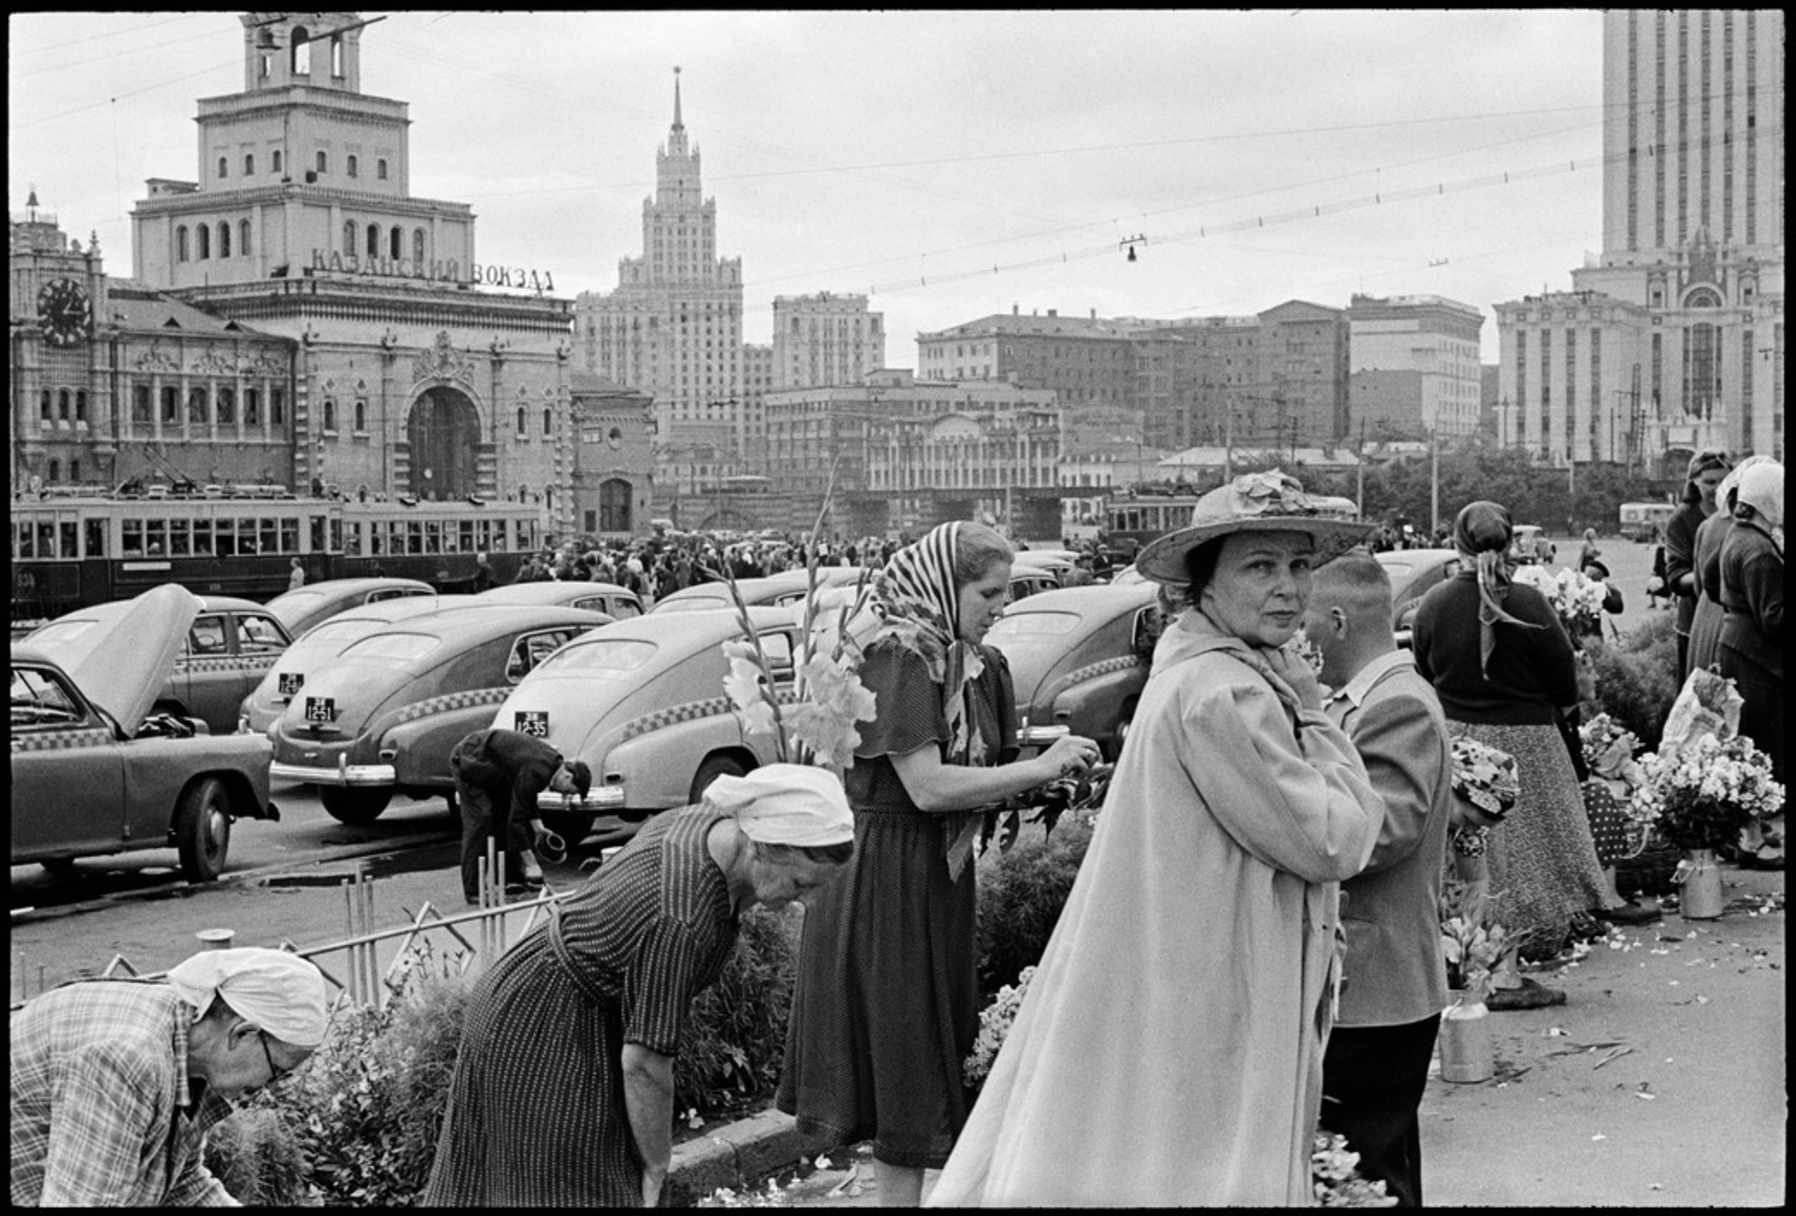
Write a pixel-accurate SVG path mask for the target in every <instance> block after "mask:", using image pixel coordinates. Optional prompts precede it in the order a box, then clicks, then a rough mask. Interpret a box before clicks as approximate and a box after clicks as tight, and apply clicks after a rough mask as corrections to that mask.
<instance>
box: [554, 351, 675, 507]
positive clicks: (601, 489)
mask: <svg viewBox="0 0 1796 1216" xmlns="http://www.w3.org/2000/svg"><path fill="white" fill-rule="evenodd" d="M569 395H570V397H571V398H572V400H573V427H574V436H575V443H574V489H573V502H574V531H576V532H578V533H581V534H582V535H587V536H592V537H595V538H599V539H605V540H611V539H618V540H622V539H628V538H630V537H639V536H647V535H648V534H649V530H650V524H649V520H650V510H651V508H652V505H653V503H652V500H653V496H654V475H653V474H654V467H655V454H654V438H655V414H654V403H653V402H652V401H650V399H649V397H648V394H646V393H642V392H638V391H637V390H635V389H629V388H623V387H620V386H619V385H616V384H613V383H611V381H609V380H606V379H605V378H604V377H602V376H595V375H593V374H592V373H590V372H581V371H576V372H574V373H572V374H571V375H570V377H569Z"/></svg>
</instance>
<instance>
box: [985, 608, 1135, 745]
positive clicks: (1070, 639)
mask: <svg viewBox="0 0 1796 1216" xmlns="http://www.w3.org/2000/svg"><path fill="white" fill-rule="evenodd" d="M1157 591H1158V588H1157V587H1156V586H1155V585H1154V584H1153V583H1135V584H1123V585H1122V586H1117V585H1115V584H1093V585H1091V586H1086V587H1064V588H1061V589H1059V590H1055V591H1043V592H1041V593H1040V594H1038V595H1032V596H1030V597H1029V598H1028V599H1027V600H1024V601H1023V602H1021V603H1018V604H1013V605H1011V606H1010V607H1008V608H1006V609H1005V610H1004V614H1003V615H1002V616H1000V617H999V618H998V620H997V622H996V623H995V624H993V625H992V627H991V629H990V630H989V631H988V632H987V633H986V635H985V644H986V645H988V646H995V647H997V648H998V649H999V650H1001V651H1003V652H1004V657H1005V658H1006V659H1007V660H1009V662H1010V675H1011V680H1012V682H1013V683H1014V685H1015V687H1016V706H1017V717H1018V721H1019V724H1020V732H1019V742H1020V743H1021V744H1022V746H1023V747H1024V748H1025V749H1028V748H1040V747H1046V746H1047V745H1048V744H1050V743H1052V742H1053V741H1054V740H1055V739H1056V738H1058V737H1059V736H1061V735H1064V734H1066V733H1067V732H1069V731H1070V732H1072V733H1073V734H1076V735H1085V736H1087V737H1088V738H1091V739H1095V740H1096V741H1097V744H1098V746H1099V748H1101V749H1102V751H1103V753H1104V758H1105V759H1106V760H1115V759H1116V757H1117V754H1118V753H1119V752H1121V750H1122V745H1123V740H1124V739H1125V738H1126V737H1127V736H1128V730H1129V722H1130V720H1131V719H1132V718H1133V717H1134V716H1135V704H1136V702H1137V701H1138V700H1139V699H1140V697H1141V689H1142V686H1143V685H1145V684H1146V683H1147V675H1148V664H1149V662H1150V660H1151V659H1152V658H1153V653H1154V643H1155V642H1157V641H1158V640H1159V637H1160V631H1161V630H1162V629H1163V628H1164V625H1165V622H1164V618H1163V614H1162V613H1161V611H1160V608H1159V605H1158V602H1157V594H1156V593H1157Z"/></svg>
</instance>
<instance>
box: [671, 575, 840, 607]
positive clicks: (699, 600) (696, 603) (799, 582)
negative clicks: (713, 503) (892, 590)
mask: <svg viewBox="0 0 1796 1216" xmlns="http://www.w3.org/2000/svg"><path fill="white" fill-rule="evenodd" d="M860 577H861V571H860V567H858V566H819V567H818V568H817V586H819V587H851V586H853V585H854V584H855V583H856V582H858V581H859V580H860ZM809 586H810V572H809V571H808V570H802V569H800V570H783V571H781V572H780V573H778V574H769V575H767V576H766V577H764V578H744V579H737V580H736V587H737V589H738V590H740V591H741V592H742V602H743V603H745V604H748V605H751V606H752V605H755V604H772V605H780V604H794V603H799V602H801V601H802V600H803V599H804V596H805V590H806V589H807V588H808V587H809ZM734 604H735V601H734V600H733V599H731V598H730V586H729V584H728V583H724V582H716V583H698V584H695V585H693V586H691V587H683V588H681V589H680V590H678V591H675V592H672V593H670V594H668V595H664V596H662V597H661V598H660V599H658V600H656V601H655V606H654V607H653V608H650V609H649V613H650V614H651V615H653V614H655V613H666V612H698V611H703V610H705V609H711V608H729V607H732V606H734Z"/></svg>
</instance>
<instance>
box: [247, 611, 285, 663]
mask: <svg viewBox="0 0 1796 1216" xmlns="http://www.w3.org/2000/svg"><path fill="white" fill-rule="evenodd" d="M285 649H287V639H286V638H285V637H283V636H282V635H281V627H280V626H279V625H277V624H275V622H274V618H272V617H266V616H253V615H247V614H246V615H244V616H240V617H238V618H237V653H238V654H277V653H279V652H280V651H283V650H285Z"/></svg>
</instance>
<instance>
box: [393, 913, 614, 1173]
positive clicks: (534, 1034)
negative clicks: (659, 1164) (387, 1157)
mask: <svg viewBox="0 0 1796 1216" xmlns="http://www.w3.org/2000/svg"><path fill="white" fill-rule="evenodd" d="M622 1051H623V1022H622V1019H621V1016H620V1014H619V1011H618V1006H617V1004H616V1003H615V1002H605V1003H603V1004H594V1003H593V1002H591V1001H589V1000H588V999H587V998H586V996H585V995H584V994H583V993H582V992H581V991H580V988H579V986H578V985H577V984H576V983H575V982H574V979H573V977H572V976H570V975H569V974H568V972H567V970H566V968H565V967H563V966H562V964H561V963H560V962H559V961H558V960H557V959H556V957H555V953H554V950H553V949H552V948H551V947H550V945H549V940H548V933H547V930H546V927H545V928H544V929H539V930H537V931H536V932H534V933H531V934H529V935H528V936H526V937H525V938H524V939H523V940H522V941H520V942H519V943H518V944H517V945H516V946H514V947H512V948H511V949H510V950H508V951H507V952H506V953H505V954H504V955H503V956H502V957H501V958H500V959H499V961H498V962H497V963H496V964H495V965H494V966H493V968H492V970H490V971H488V972H487V973H486V975H484V976H482V977H481V979H480V981H479V982H478V983H477V984H476V985H475V987H474V992H473V994H472V996H471V997H470V998H469V1001H468V1009H467V1015H466V1021H465V1023H464V1025H463V1029H462V1038H461V1051H460V1053H459V1054H458V1055H457V1057H456V1061H455V1077H454V1079H453V1080H452V1081H451V1082H450V1086H449V1106H448V1111H447V1113H446V1114H445V1115H444V1116H443V1131H442V1134H441V1136H440V1137H439V1138H438V1140H437V1155H436V1161H435V1162H434V1163H433V1165H432V1168H431V1171H430V1185H429V1187H428V1188H427V1189H426V1190H425V1192H424V1200H423V1202H424V1205H425V1206H426V1207H520V1208H521V1207H589V1206H597V1207H641V1206H642V1167H641V1165H640V1164H639V1162H638V1158H637V1155H636V1149H635V1143H634V1141H633V1140H632V1138H631V1136H630V1131H629V1127H630V1124H629V1119H628V1116H627V1114H626V1112H625V1109H624V1090H623V1075H622V1064H621V1058H620V1057H621V1053H622Z"/></svg>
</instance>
